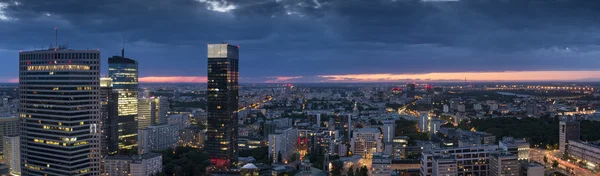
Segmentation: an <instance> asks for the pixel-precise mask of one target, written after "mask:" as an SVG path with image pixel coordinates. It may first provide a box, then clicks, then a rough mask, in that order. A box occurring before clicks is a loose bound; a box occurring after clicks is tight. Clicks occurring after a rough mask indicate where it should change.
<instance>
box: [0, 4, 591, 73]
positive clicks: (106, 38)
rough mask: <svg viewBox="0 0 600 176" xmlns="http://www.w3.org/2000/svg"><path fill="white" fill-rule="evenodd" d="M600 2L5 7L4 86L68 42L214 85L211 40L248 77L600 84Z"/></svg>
mask: <svg viewBox="0 0 600 176" xmlns="http://www.w3.org/2000/svg"><path fill="white" fill-rule="evenodd" d="M598 9H600V1H595V0H84V1H83V0H52V1H49V0H0V61H2V64H0V82H15V81H18V79H17V77H18V70H17V68H18V66H17V64H18V53H19V51H21V50H23V51H29V50H34V49H40V48H48V46H49V45H50V44H52V43H54V40H55V35H54V34H55V31H54V29H55V28H58V33H59V43H63V44H66V43H68V45H69V48H72V49H100V50H101V53H102V59H103V61H102V63H103V68H102V69H103V70H102V72H103V73H104V74H106V73H107V69H108V68H106V65H107V58H108V57H110V56H113V55H120V52H121V51H120V50H121V48H122V42H123V41H125V56H126V57H129V58H132V59H135V60H137V61H138V62H139V67H140V68H139V69H140V70H139V71H140V81H141V82H205V81H206V73H207V70H206V63H207V58H206V56H207V54H206V44H209V43H221V42H227V43H229V44H232V45H238V46H240V68H239V70H240V81H241V82H254V83H260V82H265V83H294V82H412V81H423V82H426V81H464V79H465V78H466V79H467V80H469V81H600V23H598V22H597V18H598V16H600V10H598Z"/></svg>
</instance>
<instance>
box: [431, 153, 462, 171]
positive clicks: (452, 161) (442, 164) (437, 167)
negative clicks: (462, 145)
mask: <svg viewBox="0 0 600 176" xmlns="http://www.w3.org/2000/svg"><path fill="white" fill-rule="evenodd" d="M456 163H457V162H456V158H455V157H454V156H451V155H443V156H436V157H433V164H432V167H433V175H435V176H455V175H458V174H457V173H458V165H457V164H456Z"/></svg>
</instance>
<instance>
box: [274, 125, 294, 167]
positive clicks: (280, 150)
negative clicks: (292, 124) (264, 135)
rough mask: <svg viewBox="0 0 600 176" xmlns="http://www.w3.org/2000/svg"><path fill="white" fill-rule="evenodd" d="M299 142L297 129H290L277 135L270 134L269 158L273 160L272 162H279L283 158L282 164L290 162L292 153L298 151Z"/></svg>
mask: <svg viewBox="0 0 600 176" xmlns="http://www.w3.org/2000/svg"><path fill="white" fill-rule="evenodd" d="M297 140H298V130H297V129H295V128H288V129H285V130H282V131H277V132H276V133H275V134H270V135H269V158H271V159H272V162H273V163H276V162H278V159H279V158H281V162H284V161H287V160H289V159H290V156H291V155H292V153H294V152H296V151H297V150H296V147H297ZM280 155H281V156H280Z"/></svg>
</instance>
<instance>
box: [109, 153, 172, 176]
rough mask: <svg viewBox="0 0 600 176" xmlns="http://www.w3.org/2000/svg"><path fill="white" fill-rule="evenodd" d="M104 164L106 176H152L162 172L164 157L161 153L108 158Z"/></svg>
mask: <svg viewBox="0 0 600 176" xmlns="http://www.w3.org/2000/svg"><path fill="white" fill-rule="evenodd" d="M104 162H105V165H104V175H125V176H126V175H135V176H151V175H155V174H158V173H160V172H161V171H162V155H161V154H159V153H146V154H143V155H135V156H108V157H106V158H105V159H104Z"/></svg>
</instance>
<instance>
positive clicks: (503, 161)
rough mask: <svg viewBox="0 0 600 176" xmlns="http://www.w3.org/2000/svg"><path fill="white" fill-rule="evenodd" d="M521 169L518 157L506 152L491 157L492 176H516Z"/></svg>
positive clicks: (493, 154)
mask: <svg viewBox="0 0 600 176" xmlns="http://www.w3.org/2000/svg"><path fill="white" fill-rule="evenodd" d="M519 167H520V166H519V159H518V157H517V155H513V154H511V153H508V152H504V151H501V152H497V153H492V154H491V155H490V176H516V175H519Z"/></svg>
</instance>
